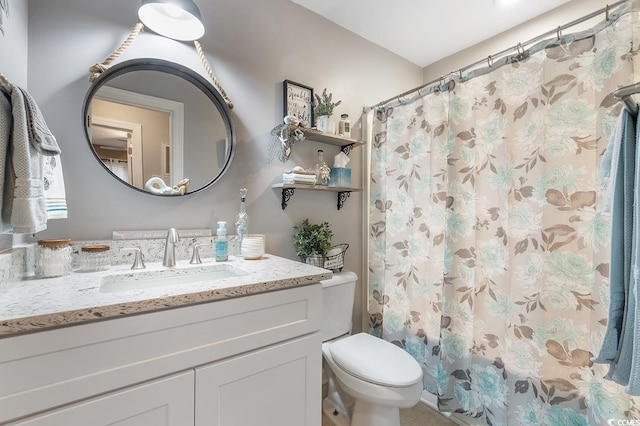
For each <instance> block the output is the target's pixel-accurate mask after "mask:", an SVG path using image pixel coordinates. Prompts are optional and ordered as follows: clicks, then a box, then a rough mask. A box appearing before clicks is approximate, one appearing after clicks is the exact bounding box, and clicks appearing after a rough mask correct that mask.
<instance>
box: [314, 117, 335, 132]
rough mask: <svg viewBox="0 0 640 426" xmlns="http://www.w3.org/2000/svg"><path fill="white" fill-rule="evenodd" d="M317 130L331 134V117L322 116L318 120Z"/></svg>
mask: <svg viewBox="0 0 640 426" xmlns="http://www.w3.org/2000/svg"><path fill="white" fill-rule="evenodd" d="M316 128H317V129H318V131H319V132H322V133H330V132H331V116H330V115H321V116H319V117H317V118H316Z"/></svg>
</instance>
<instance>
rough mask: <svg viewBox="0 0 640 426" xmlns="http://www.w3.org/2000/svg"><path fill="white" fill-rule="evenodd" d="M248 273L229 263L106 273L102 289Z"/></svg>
mask: <svg viewBox="0 0 640 426" xmlns="http://www.w3.org/2000/svg"><path fill="white" fill-rule="evenodd" d="M247 274H248V272H245V271H243V270H241V269H238V268H235V267H233V266H231V265H227V264H219V265H206V266H193V267H183V268H171V269H162V270H158V271H136V272H129V273H120V274H112V275H105V276H104V277H102V280H101V282H100V291H101V292H102V293H116V292H119V291H126V290H140V289H146V288H156V287H163V286H168V285H180V284H189V283H194V282H203V281H216V280H221V279H224V278H231V277H240V276H242V275H247Z"/></svg>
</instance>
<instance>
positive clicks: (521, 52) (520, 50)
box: [516, 43, 524, 57]
mask: <svg viewBox="0 0 640 426" xmlns="http://www.w3.org/2000/svg"><path fill="white" fill-rule="evenodd" d="M516 51H517V52H518V56H519V57H522V56H524V47H522V43H518V44H517V45H516Z"/></svg>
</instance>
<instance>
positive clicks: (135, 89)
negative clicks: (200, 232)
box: [83, 59, 235, 195]
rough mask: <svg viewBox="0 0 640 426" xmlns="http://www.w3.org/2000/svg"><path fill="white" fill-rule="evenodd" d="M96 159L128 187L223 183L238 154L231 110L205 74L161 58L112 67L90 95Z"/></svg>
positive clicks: (88, 124) (177, 188)
mask: <svg viewBox="0 0 640 426" xmlns="http://www.w3.org/2000/svg"><path fill="white" fill-rule="evenodd" d="M83 120H84V128H85V134H86V136H87V141H88V142H89V145H90V146H91V150H92V152H93V153H94V155H95V157H96V159H98V161H99V162H100V164H102V165H103V166H104V168H105V169H106V170H108V171H109V173H111V175H113V176H114V177H116V178H117V179H119V180H120V181H121V182H123V183H125V184H127V185H128V186H130V187H132V188H134V189H137V190H139V191H142V192H146V193H149V194H154V195H184V194H190V193H193V192H197V191H200V190H201V189H204V188H206V187H208V186H210V185H213V184H214V183H215V182H216V181H218V180H219V179H220V178H221V177H222V175H223V174H224V173H225V172H226V171H227V169H228V168H229V165H230V164H231V160H232V159H233V155H234V152H235V129H234V125H233V120H232V119H231V111H230V110H229V107H228V106H227V104H226V103H225V102H224V101H223V99H222V97H221V96H220V94H219V93H218V91H217V90H216V89H215V88H214V87H213V85H211V84H210V83H209V82H208V81H207V80H206V79H205V78H204V77H202V76H201V75H200V74H198V73H196V72H194V71H192V70H190V69H189V68H186V67H184V66H182V65H179V64H175V63H172V62H168V61H164V60H161V59H134V60H130V61H126V62H123V63H121V64H118V65H115V66H113V67H112V68H109V69H108V70H106V71H105V72H104V73H102V75H101V76H100V77H99V78H98V79H97V80H96V81H95V82H94V83H93V84H92V85H91V87H90V89H89V92H88V93H87V95H86V97H85V100H84V108H83Z"/></svg>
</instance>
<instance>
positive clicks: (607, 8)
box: [604, 4, 609, 22]
mask: <svg viewBox="0 0 640 426" xmlns="http://www.w3.org/2000/svg"><path fill="white" fill-rule="evenodd" d="M604 19H605V21H607V22H609V5H608V4H607V5H606V6H605V8H604Z"/></svg>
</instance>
